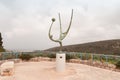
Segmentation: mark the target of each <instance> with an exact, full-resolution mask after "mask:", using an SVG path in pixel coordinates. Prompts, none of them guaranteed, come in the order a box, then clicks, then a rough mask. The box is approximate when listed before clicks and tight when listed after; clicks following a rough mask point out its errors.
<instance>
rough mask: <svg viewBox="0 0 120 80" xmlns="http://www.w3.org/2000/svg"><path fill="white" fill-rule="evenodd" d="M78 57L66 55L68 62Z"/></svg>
mask: <svg viewBox="0 0 120 80" xmlns="http://www.w3.org/2000/svg"><path fill="white" fill-rule="evenodd" d="M76 58H77V57H76V56H75V55H72V54H66V60H67V61H69V60H70V59H76Z"/></svg>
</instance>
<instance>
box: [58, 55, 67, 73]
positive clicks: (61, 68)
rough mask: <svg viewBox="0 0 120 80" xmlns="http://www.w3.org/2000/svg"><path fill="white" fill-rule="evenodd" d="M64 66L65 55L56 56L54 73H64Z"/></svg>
mask: <svg viewBox="0 0 120 80" xmlns="http://www.w3.org/2000/svg"><path fill="white" fill-rule="evenodd" d="M65 66H66V55H65V53H57V54H56V71H57V72H63V71H65Z"/></svg>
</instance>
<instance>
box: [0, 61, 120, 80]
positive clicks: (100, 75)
mask: <svg viewBox="0 0 120 80" xmlns="http://www.w3.org/2000/svg"><path fill="white" fill-rule="evenodd" d="M0 80H120V72H114V71H110V70H105V69H101V68H97V67H92V66H87V65H83V64H75V63H67V64H66V71H64V72H61V73H57V72H56V71H55V62H45V61H42V62H23V63H17V64H15V75H14V76H11V77H0Z"/></svg>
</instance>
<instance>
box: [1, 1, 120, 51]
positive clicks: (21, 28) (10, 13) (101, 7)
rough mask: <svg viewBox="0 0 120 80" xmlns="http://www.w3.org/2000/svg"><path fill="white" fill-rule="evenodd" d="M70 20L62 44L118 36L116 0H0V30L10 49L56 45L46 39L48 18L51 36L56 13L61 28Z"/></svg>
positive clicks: (119, 21) (56, 29) (55, 33)
mask: <svg viewBox="0 0 120 80" xmlns="http://www.w3.org/2000/svg"><path fill="white" fill-rule="evenodd" d="M71 9H74V16H73V22H72V25H71V29H70V31H69V34H68V35H67V37H66V38H65V39H64V40H63V45H71V44H79V43H85V42H93V41H99V40H108V39H120V0H0V32H1V33H2V38H3V46H4V48H5V49H10V50H44V49H47V48H51V47H55V46H59V44H58V43H55V42H52V41H50V39H49V38H48V30H49V27H50V24H51V18H53V17H54V18H56V22H55V24H54V25H53V28H52V34H53V36H54V38H55V39H57V38H58V36H59V22H58V13H59V12H60V13H61V18H62V26H63V31H65V30H66V29H67V28H68V25H69V20H70V15H71Z"/></svg>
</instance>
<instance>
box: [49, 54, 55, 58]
mask: <svg viewBox="0 0 120 80" xmlns="http://www.w3.org/2000/svg"><path fill="white" fill-rule="evenodd" d="M47 57H49V58H56V54H48V55H47Z"/></svg>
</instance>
